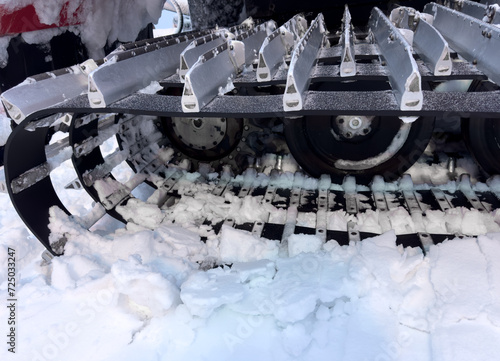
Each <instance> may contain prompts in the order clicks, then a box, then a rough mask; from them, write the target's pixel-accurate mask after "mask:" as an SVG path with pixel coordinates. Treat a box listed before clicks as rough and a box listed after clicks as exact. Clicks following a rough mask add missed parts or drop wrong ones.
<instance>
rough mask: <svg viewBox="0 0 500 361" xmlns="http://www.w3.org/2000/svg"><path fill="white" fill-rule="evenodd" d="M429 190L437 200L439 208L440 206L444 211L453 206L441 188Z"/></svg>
mask: <svg viewBox="0 0 500 361" xmlns="http://www.w3.org/2000/svg"><path fill="white" fill-rule="evenodd" d="M431 192H432V194H433V195H434V197H435V198H436V200H437V202H438V204H439V208H441V210H442V211H443V212H446V211H447V210H448V209H451V208H453V206H452V205H451V203H450V202H449V201H448V198H447V197H446V194H445V193H444V192H443V191H442V190H441V189H439V188H432V189H431Z"/></svg>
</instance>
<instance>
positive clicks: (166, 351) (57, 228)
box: [0, 161, 500, 361]
mask: <svg viewBox="0 0 500 361" xmlns="http://www.w3.org/2000/svg"><path fill="white" fill-rule="evenodd" d="M459 165H461V166H463V167H465V168H467V167H470V166H472V165H471V164H470V162H468V161H465V162H460V163H459ZM419 167H420V168H421V169H420V170H418V168H419ZM426 167H427V166H426V165H425V164H424V163H422V164H419V165H418V166H417V167H416V168H413V169H412V171H411V172H413V173H414V178H415V177H416V175H417V174H420V175H422V174H423V175H424V176H428V177H431V178H433V179H434V180H436V179H438V180H439V178H440V177H445V174H446V172H445V170H444V166H443V167H442V169H441V168H439V167H437V166H434V167H431V168H429V169H427V168H426ZM425 169H427V172H425ZM469 171H471V172H473V169H470V170H469ZM56 176H58V177H59V178H60V180H56V178H53V179H54V181H56V182H59V183H58V184H59V186H64V184H65V182H67V181H68V180H70V179H71V177H72V176H73V175H72V172H71V168H70V166H69V165H67V164H66V165H63V167H61V168H60V169H58V170H57V171H56V174H55V175H54V177H56ZM200 187H202V186H200ZM199 191H200V192H202V191H203V189H202V188H200V189H199ZM61 197H62V198H64V202H65V203H66V204H68V203H71V204H72V207H73V208H74V209H76V210H77V209H78V208H86V207H90V205H91V204H90V203H89V201H88V197H87V196H86V195H85V194H84V193H83V191H68V192H66V193H65V194H63V195H61ZM213 202H215V200H214V201H213ZM0 205H1V206H0V222H1V228H0V244H1V247H0V265H1V266H0V295H1V298H2V299H3V301H4V306H2V307H1V308H0V325H1V326H0V329H1V330H2V332H1V334H2V335H3V337H4V341H3V342H2V344H3V346H2V347H1V348H0V355H1V356H0V359H1V360H11V359H12V360H33V361H45V360H72V361H78V360H82V361H87V360H120V361H129V360H130V361H132V360H145V361H150V360H169V361H170V360H230V361H234V360H346V361H347V360H356V361H365V360H376V361H382V360H411V361H416V360H439V361H445V360H450V361H460V360H467V361H470V360H497V359H498V353H499V351H500V262H499V259H500V233H490V234H487V235H482V236H479V237H477V238H468V239H454V240H450V241H446V242H444V243H442V244H440V245H437V246H432V247H431V249H430V252H429V253H428V254H427V255H426V256H425V257H424V255H423V254H422V252H421V251H420V249H411V248H406V249H402V248H400V247H396V246H395V233H394V232H393V231H388V232H386V233H384V234H383V235H381V236H378V237H375V238H372V239H366V240H363V241H362V242H361V243H357V244H350V245H349V246H344V247H340V246H339V245H338V244H337V243H336V242H328V243H326V244H322V243H321V242H319V241H318V239H316V238H315V236H311V235H294V236H292V237H291V238H290V239H289V242H288V248H287V249H286V250H285V252H283V250H282V249H280V245H279V244H278V243H277V242H275V241H269V240H265V239H261V238H255V237H254V236H252V235H251V234H249V233H247V232H244V231H239V230H235V229H232V228H224V229H223V231H222V233H221V235H220V236H219V237H212V238H210V239H209V241H208V242H206V243H203V242H201V240H200V236H199V234H198V232H197V229H196V225H195V222H194V220H193V218H195V213H189V209H188V208H184V211H185V212H186V213H184V215H185V216H184V217H182V215H183V213H182V207H181V208H178V209H177V211H175V212H178V214H177V215H176V216H175V217H177V218H176V219H177V222H175V223H172V222H163V223H162V224H161V226H160V227H158V228H156V229H155V230H154V231H153V230H147V229H141V228H139V227H133V226H132V225H129V226H128V227H123V226H119V225H117V223H116V222H114V221H112V220H110V219H106V220H104V221H102V222H100V223H99V224H98V225H97V226H96V227H95V228H94V232H93V233H90V232H87V231H85V230H83V229H82V228H81V227H80V226H79V225H78V224H77V223H75V222H74V221H73V220H72V219H69V218H68V217H67V216H65V215H63V214H60V213H58V212H54V213H53V219H52V224H51V227H52V229H53V230H54V232H55V233H58V234H64V235H65V236H66V237H67V239H68V243H67V245H66V248H65V255H64V256H61V257H58V258H54V259H53V260H52V262H51V263H50V264H46V263H44V262H42V260H41V257H40V255H41V253H42V251H43V247H42V246H41V245H40V244H39V243H38V241H37V240H36V239H35V238H34V237H33V236H32V235H30V233H29V231H27V229H26V228H25V226H24V224H23V223H22V221H21V220H20V219H19V217H18V216H17V214H16V212H15V211H14V209H13V208H12V206H11V205H10V201H9V198H8V196H7V195H6V194H0ZM212 205H213V207H214V209H216V208H217V204H216V203H213V204H212ZM184 207H187V205H184ZM252 209H253V212H254V213H255V214H254V215H253V216H254V217H259V215H258V214H257V213H258V212H261V211H262V210H261V209H259V208H258V207H255V206H253V207H248V206H246V207H245V206H244V205H241V208H239V211H240V212H242V213H243V212H246V213H249V212H250V213H252ZM232 211H234V209H233V210H232ZM234 215H235V216H236V215H237V214H234ZM242 216H243V215H242ZM245 216H246V217H251V215H248V214H247V215H245ZM172 217H173V218H175V217H174V216H172ZM497 221H498V220H497ZM9 247H10V248H13V249H14V250H15V254H16V271H17V277H18V279H17V282H16V298H17V305H16V307H17V309H16V338H17V339H16V347H15V351H16V354H15V355H14V354H12V353H10V352H9V351H8V348H10V347H11V346H9V345H8V344H7V342H8V341H9V340H8V336H7V335H8V334H9V332H10V331H9V329H8V325H7V322H8V318H9V316H10V310H9V309H8V308H7V307H6V306H8V305H9V302H8V301H7V299H8V298H9V297H8V294H7V291H8V290H7V288H8V282H7V271H8V267H7V264H8V248H9ZM287 251H288V252H287ZM287 253H288V254H287ZM213 260H218V261H219V262H221V263H222V264H224V263H228V262H231V263H233V265H232V267H227V266H221V267H217V268H210V267H204V266H205V265H210V264H211V262H212V261H213ZM200 265H202V266H201V267H200Z"/></svg>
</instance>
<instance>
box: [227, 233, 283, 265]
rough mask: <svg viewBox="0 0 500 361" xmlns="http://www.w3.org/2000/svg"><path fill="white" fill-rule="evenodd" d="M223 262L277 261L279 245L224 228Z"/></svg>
mask: <svg viewBox="0 0 500 361" xmlns="http://www.w3.org/2000/svg"><path fill="white" fill-rule="evenodd" d="M219 247H220V259H221V261H222V262H228V263H231V262H248V261H255V260H259V259H271V260H272V259H276V258H277V257H278V250H279V247H278V244H277V242H275V241H270V240H267V239H264V238H256V237H254V236H253V235H252V233H250V232H246V231H242V230H238V229H235V228H232V227H228V226H222V230H221V236H220V246H219Z"/></svg>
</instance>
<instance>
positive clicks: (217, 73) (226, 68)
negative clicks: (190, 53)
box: [181, 40, 245, 113]
mask: <svg viewBox="0 0 500 361" xmlns="http://www.w3.org/2000/svg"><path fill="white" fill-rule="evenodd" d="M244 64H245V45H244V44H243V43H242V42H241V41H234V40H230V41H228V42H227V43H224V44H222V45H220V46H218V47H216V48H214V49H212V50H211V51H209V52H208V53H205V54H204V55H202V56H200V58H199V59H198V61H197V62H196V64H194V65H193V67H192V68H191V69H189V71H188V72H187V74H186V79H185V80H186V82H185V84H184V91H183V93H182V100H181V103H182V110H183V111H184V112H185V113H194V112H199V111H200V109H201V108H203V107H204V106H205V105H206V104H207V103H209V102H210V101H211V100H212V99H214V98H215V97H216V96H217V95H218V94H224V93H226V92H227V91H229V90H230V89H232V81H233V79H234V78H235V77H236V75H237V74H238V73H239V72H240V71H241V70H242V69H243V66H244Z"/></svg>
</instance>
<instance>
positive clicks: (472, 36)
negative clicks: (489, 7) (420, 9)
mask: <svg viewBox="0 0 500 361" xmlns="http://www.w3.org/2000/svg"><path fill="white" fill-rule="evenodd" d="M424 11H425V12H426V13H429V14H432V15H433V16H434V22H433V25H434V27H435V28H436V29H437V30H438V31H439V32H440V33H441V34H442V35H443V36H444V37H445V39H446V40H447V41H448V42H449V43H450V45H451V47H452V48H453V49H454V50H455V51H457V52H458V53H459V54H460V55H461V56H463V57H464V58H465V59H467V60H468V61H470V62H472V63H473V64H476V66H477V68H478V69H479V70H481V71H482V72H483V73H484V74H486V75H487V76H488V77H489V78H491V80H493V81H494V82H495V83H497V84H499V83H500V72H499V71H498V59H500V29H499V28H498V27H496V26H495V25H491V24H488V23H485V22H484V21H481V20H478V19H476V18H474V17H472V16H469V15H466V14H463V13H461V12H459V11H456V10H452V9H449V8H447V7H444V6H441V5H438V4H436V3H430V4H427V5H426V6H425V8H424Z"/></svg>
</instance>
